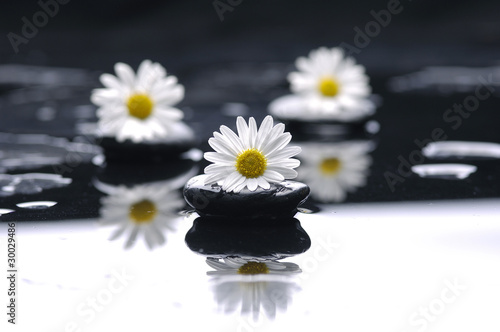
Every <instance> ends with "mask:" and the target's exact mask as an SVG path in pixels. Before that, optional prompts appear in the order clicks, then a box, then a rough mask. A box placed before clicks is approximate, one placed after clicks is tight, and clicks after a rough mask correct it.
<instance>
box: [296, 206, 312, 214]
mask: <svg viewBox="0 0 500 332" xmlns="http://www.w3.org/2000/svg"><path fill="white" fill-rule="evenodd" d="M297 211H299V212H300V213H304V214H311V213H314V211H313V210H309V209H306V208H302V207H299V208H297Z"/></svg>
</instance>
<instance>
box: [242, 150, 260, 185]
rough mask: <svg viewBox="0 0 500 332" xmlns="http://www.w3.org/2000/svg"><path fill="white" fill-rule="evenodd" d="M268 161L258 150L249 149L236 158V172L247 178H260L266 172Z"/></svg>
mask: <svg viewBox="0 0 500 332" xmlns="http://www.w3.org/2000/svg"><path fill="white" fill-rule="evenodd" d="M266 167H267V159H266V157H264V155H263V154H262V152H260V151H259V150H257V149H248V150H245V151H243V152H242V153H240V154H239V155H238V157H236V170H237V171H238V172H240V174H241V175H243V176H244V177H246V178H251V179H253V178H258V177H259V176H261V175H262V174H264V172H265V171H266Z"/></svg>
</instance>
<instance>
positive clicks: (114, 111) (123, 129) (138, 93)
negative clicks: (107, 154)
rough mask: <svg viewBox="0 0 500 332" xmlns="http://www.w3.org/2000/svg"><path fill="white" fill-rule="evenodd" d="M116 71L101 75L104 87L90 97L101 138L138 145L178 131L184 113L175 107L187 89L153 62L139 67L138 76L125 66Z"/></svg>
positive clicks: (120, 65)
mask: <svg viewBox="0 0 500 332" xmlns="http://www.w3.org/2000/svg"><path fill="white" fill-rule="evenodd" d="M115 72H116V76H113V75H111V74H102V75H101V77H100V80H101V83H102V84H103V85H104V88H101V89H95V90H94V91H93V92H92V95H91V101H92V102H93V103H94V104H95V105H97V106H98V109H97V117H98V118H99V122H98V130H99V131H100V134H101V135H103V136H111V137H114V138H116V140H117V141H118V142H123V141H125V140H126V139H130V140H132V141H133V142H134V143H139V142H143V141H151V140H155V139H161V138H165V137H167V136H168V135H169V134H170V133H171V132H173V131H174V132H175V131H176V128H175V124H177V123H179V121H180V120H181V119H182V118H183V112H182V111H181V110H179V109H177V108H174V107H173V106H174V105H175V104H177V103H178V102H180V101H181V100H182V99H183V98H184V87H183V86H182V85H180V84H177V78H176V77H175V76H167V73H166V71H165V68H163V67H162V66H161V65H160V64H159V63H156V62H155V63H153V62H151V61H150V60H144V61H143V62H142V63H141V64H140V66H139V69H138V70H137V74H135V73H134V71H133V69H132V68H131V67H130V66H129V65H127V64H125V63H117V64H116V65H115Z"/></svg>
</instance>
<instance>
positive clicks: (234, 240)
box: [185, 217, 311, 259]
mask: <svg viewBox="0 0 500 332" xmlns="http://www.w3.org/2000/svg"><path fill="white" fill-rule="evenodd" d="M185 240H186V244H187V245H188V247H189V249H191V250H192V251H194V252H196V253H199V254H202V255H206V256H211V257H217V258H224V257H228V256H240V257H247V256H251V257H259V258H264V259H280V258H285V257H290V256H293V255H297V254H300V253H303V252H305V251H307V249H309V247H310V246H311V239H310V238H309V235H307V233H306V231H305V230H304V229H303V228H302V226H301V225H300V222H299V221H298V220H297V219H295V218H286V219H278V220H273V219H266V218H262V219H259V220H258V221H256V222H253V223H243V224H241V223H235V222H234V219H233V218H230V217H229V218H215V217H200V218H196V219H195V220H194V222H193V226H192V227H191V229H190V230H189V231H188V232H187V234H186V238H185Z"/></svg>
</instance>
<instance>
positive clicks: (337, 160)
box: [298, 141, 373, 202]
mask: <svg viewBox="0 0 500 332" xmlns="http://www.w3.org/2000/svg"><path fill="white" fill-rule="evenodd" d="M372 149H373V144H372V143H371V142H362V141H359V142H342V143H314V144H311V143H309V144H303V145H302V150H303V153H302V155H301V157H302V164H301V166H300V168H299V169H298V172H299V178H300V179H301V180H302V181H303V182H305V183H306V184H307V185H308V186H309V187H310V188H311V196H312V197H313V198H315V199H317V200H319V201H322V202H342V201H344V200H345V199H346V196H347V193H348V192H355V191H356V190H357V189H358V188H359V187H363V186H365V185H366V178H367V176H368V174H369V167H370V165H371V164H372V159H371V157H370V156H369V154H368V153H369V152H370V151H371V150H372Z"/></svg>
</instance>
